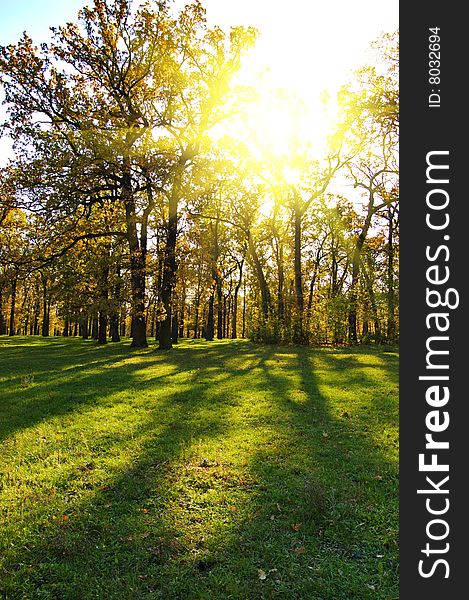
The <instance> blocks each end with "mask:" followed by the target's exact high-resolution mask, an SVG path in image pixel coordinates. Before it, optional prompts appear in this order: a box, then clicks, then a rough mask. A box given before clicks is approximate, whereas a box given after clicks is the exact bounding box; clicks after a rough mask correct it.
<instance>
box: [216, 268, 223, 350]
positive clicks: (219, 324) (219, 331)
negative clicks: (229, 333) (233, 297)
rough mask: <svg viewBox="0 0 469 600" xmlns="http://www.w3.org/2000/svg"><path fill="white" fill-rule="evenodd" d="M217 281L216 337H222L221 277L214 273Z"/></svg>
mask: <svg viewBox="0 0 469 600" xmlns="http://www.w3.org/2000/svg"><path fill="white" fill-rule="evenodd" d="M216 282H217V339H219V340H221V339H223V294H222V289H221V286H222V281H221V277H220V276H219V275H218V273H217V275H216Z"/></svg>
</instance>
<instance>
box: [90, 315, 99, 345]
mask: <svg viewBox="0 0 469 600" xmlns="http://www.w3.org/2000/svg"><path fill="white" fill-rule="evenodd" d="M98 332H99V321H98V317H93V321H92V325H91V338H92V339H93V340H96V341H97V340H98V337H99V333H98Z"/></svg>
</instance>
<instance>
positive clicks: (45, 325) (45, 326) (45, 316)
mask: <svg viewBox="0 0 469 600" xmlns="http://www.w3.org/2000/svg"><path fill="white" fill-rule="evenodd" d="M41 334H42V336H43V337H49V310H48V302H47V283H46V281H45V279H43V282H42V331H41Z"/></svg>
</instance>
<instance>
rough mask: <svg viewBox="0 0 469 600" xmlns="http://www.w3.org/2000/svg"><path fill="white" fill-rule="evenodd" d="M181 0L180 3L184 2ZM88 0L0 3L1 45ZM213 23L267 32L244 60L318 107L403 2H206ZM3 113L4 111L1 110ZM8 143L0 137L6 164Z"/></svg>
mask: <svg viewBox="0 0 469 600" xmlns="http://www.w3.org/2000/svg"><path fill="white" fill-rule="evenodd" d="M185 3H186V2H185V1H184V0H175V5H176V6H178V7H179V6H181V5H183V4H185ZM85 4H91V2H87V1H86V0H66V1H65V0H40V1H38V0H0V14H1V19H0V44H1V45H6V44H9V43H13V42H15V41H17V40H18V38H19V37H20V36H21V34H22V32H23V31H24V30H26V31H27V32H28V34H29V35H30V36H31V37H32V38H33V40H34V41H35V42H36V43H39V42H41V41H45V40H46V39H47V37H48V36H49V30H48V28H49V27H50V26H57V25H60V24H62V23H64V22H66V21H67V20H74V19H75V17H76V13H77V11H78V10H79V9H80V8H81V7H82V6H84V5H85ZM202 4H203V5H204V6H205V8H206V9H207V16H208V19H209V21H210V22H211V23H216V24H218V25H220V26H222V27H223V28H224V29H227V28H229V27H230V26H231V25H253V26H254V27H256V28H257V29H259V31H260V33H261V36H260V39H259V41H258V43H257V46H256V50H255V51H254V53H253V55H252V56H250V59H249V62H248V64H247V65H246V67H245V69H246V71H245V77H246V78H247V79H251V80H253V81H255V76H254V75H253V74H254V73H256V72H257V69H258V68H261V67H265V66H269V69H270V75H269V80H270V82H271V84H272V85H274V86H281V87H284V88H287V89H290V90H292V91H294V92H295V93H296V94H298V95H299V96H301V97H303V98H304V100H305V101H306V103H307V104H308V106H310V108H311V110H312V111H313V112H319V111H320V110H321V109H320V105H319V95H320V93H321V92H322V91H323V90H326V89H327V90H329V91H330V92H331V93H332V94H334V92H335V91H336V90H337V89H338V88H339V87H340V85H342V84H343V83H345V82H346V81H347V80H348V79H349V74H350V71H351V70H353V69H356V68H358V67H360V66H362V65H363V64H365V63H366V62H369V61H367V51H368V48H369V45H370V42H371V41H372V40H373V39H376V38H377V37H379V35H380V34H381V33H382V32H385V31H386V32H390V31H393V30H395V29H397V27H398V0H353V1H351V0H320V1H319V0H291V1H290V2H285V0H202ZM0 117H1V113H0ZM8 148H9V144H8V142H7V141H6V140H0V164H1V163H4V162H5V159H6V156H7V154H8Z"/></svg>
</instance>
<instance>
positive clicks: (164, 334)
mask: <svg viewBox="0 0 469 600" xmlns="http://www.w3.org/2000/svg"><path fill="white" fill-rule="evenodd" d="M186 161H187V158H184V156H182V157H181V159H180V160H179V164H178V166H177V173H176V175H175V179H174V182H173V187H172V190H171V194H170V197H169V202H168V224H167V232H166V244H165V248H164V263H163V277H162V281H161V301H162V302H163V306H164V309H165V312H166V318H165V319H164V321H162V322H161V324H160V336H159V337H160V343H159V348H160V350H170V349H171V347H172V335H171V329H172V314H171V310H172V306H171V304H172V299H173V289H174V286H175V283H176V268H177V266H176V242H177V228H178V203H179V194H180V186H181V178H182V174H183V171H184V165H185V163H186Z"/></svg>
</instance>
